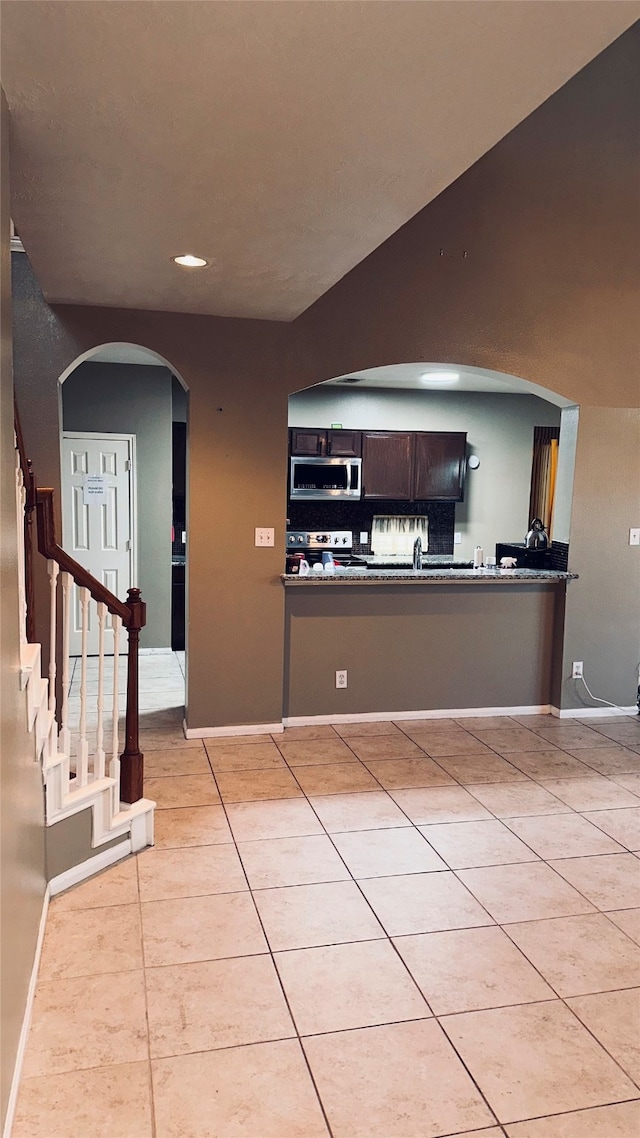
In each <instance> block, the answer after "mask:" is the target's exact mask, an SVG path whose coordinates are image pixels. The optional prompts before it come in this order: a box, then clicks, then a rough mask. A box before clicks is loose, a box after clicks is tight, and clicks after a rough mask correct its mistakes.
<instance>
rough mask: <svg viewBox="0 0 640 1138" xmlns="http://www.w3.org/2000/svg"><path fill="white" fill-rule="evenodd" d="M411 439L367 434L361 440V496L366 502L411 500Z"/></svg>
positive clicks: (383, 433)
mask: <svg viewBox="0 0 640 1138" xmlns="http://www.w3.org/2000/svg"><path fill="white" fill-rule="evenodd" d="M412 444H413V435H411V434H409V433H407V434H403V433H402V432H401V431H367V432H364V433H363V436H362V493H363V497H365V498H391V499H395V500H396V501H398V502H410V501H411V498H412V477H411V475H412V466H413V463H412V451H413V445H412Z"/></svg>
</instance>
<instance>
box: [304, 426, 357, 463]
mask: <svg viewBox="0 0 640 1138" xmlns="http://www.w3.org/2000/svg"><path fill="white" fill-rule="evenodd" d="M289 440H290V444H291V454H293V455H299V456H302V457H308V458H319V457H321V456H325V455H326V456H327V457H328V458H338V457H340V458H343V457H344V458H360V455H361V454H362V435H361V433H360V431H345V430H343V429H340V430H337V429H336V430H325V429H324V428H318V429H316V428H315V427H292V428H291V430H290V432H289Z"/></svg>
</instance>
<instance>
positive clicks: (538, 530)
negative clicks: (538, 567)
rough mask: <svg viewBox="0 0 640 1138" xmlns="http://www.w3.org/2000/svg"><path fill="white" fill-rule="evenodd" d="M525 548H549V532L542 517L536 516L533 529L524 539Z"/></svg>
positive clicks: (532, 525) (532, 524)
mask: <svg viewBox="0 0 640 1138" xmlns="http://www.w3.org/2000/svg"><path fill="white" fill-rule="evenodd" d="M524 545H525V549H548V548H549V534H548V533H547V531H546V529H545V528H544V525H543V523H542V521H541V519H540V518H534V519H533V521H532V523H531V529H530V530H529V532H528V534H527V536H526V537H525V539H524Z"/></svg>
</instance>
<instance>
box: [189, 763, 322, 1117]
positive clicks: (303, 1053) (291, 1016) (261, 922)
mask: <svg viewBox="0 0 640 1138" xmlns="http://www.w3.org/2000/svg"><path fill="white" fill-rule="evenodd" d="M205 750H206V747H205ZM207 755H208V752H207ZM209 765H210V766H211V761H210V760H209ZM212 773H213V768H212ZM214 780H215V775H214ZM216 786H217V783H216ZM218 793H220V788H219V787H218ZM220 798H221V802H222V808H223V810H224V813H225V818H226V820H227V826H228V827H229V830H230V832H231V835H232V838H233V843H234V846H235V850H236V856H237V857H238V859H239V861H240V864H241V866H242V872H243V873H244V876H245V880H246V882H247V888H248V890H249V895H250V897H251V901H252V904H253V907H254V910H255V913H256V917H257V919H258V922H259V924H260V928H261V930H262V935H263V937H264V940H265V944H266V946H267V952H268V955H269V957H270V959H271V964H272V967H273V970H274V972H275V974H276V977H277V979H278V983H279V985H280V990H281V992H282V997H283V999H284V1002H285V1005H286V1008H287V1011H288V1013H289V1016H290V1019H291V1023H292V1024H293V1029H294V1031H295V1033H296V1039H297V1042H298V1047H299V1049H300V1052H301V1054H302V1057H303V1060H304V1063H305V1066H306V1068H307V1071H308V1074H309V1078H310V1080H311V1085H312V1086H313V1089H314V1092H315V1095H316V1098H317V1100H318V1105H319V1107H320V1111H321V1113H322V1117H323V1119H324V1123H325V1126H326V1128H327V1133H328V1135H329V1138H334V1135H333V1130H332V1129H331V1126H330V1125H329V1119H328V1117H327V1112H326V1110H325V1106H324V1103H323V1101H322V1098H321V1096H320V1091H319V1089H318V1086H317V1083H316V1080H315V1078H314V1075H313V1071H312V1070H311V1066H310V1064H309V1059H308V1057H307V1053H306V1051H305V1049H304V1047H303V1045H302V1039H301V1037H300V1032H299V1031H298V1025H297V1023H296V1020H295V1017H294V1015H293V1011H292V1009H291V1006H290V1004H289V999H288V997H287V993H286V991H285V988H284V984H283V982H282V977H281V976H280V972H279V971H278V966H277V964H276V961H275V957H274V953H273V949H272V947H271V942H270V940H269V937H268V935H267V930H266V929H265V927H264V923H263V920H262V915H261V913H260V910H259V909H258V905H257V903H256V899H255V897H254V895H253V890H252V888H251V883H250V881H249V876H248V873H247V870H246V868H245V865H244V862H243V860H242V854H241V853H240V850H239V848H238V842H237V840H236V836H235V834H234V832H233V829H232V827H231V821H230V819H229V814H228V811H227V809H226V805H225V803H224V801H222V795H221V796H220ZM305 798H306V795H305Z"/></svg>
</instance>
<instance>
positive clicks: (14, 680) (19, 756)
mask: <svg viewBox="0 0 640 1138" xmlns="http://www.w3.org/2000/svg"><path fill="white" fill-rule="evenodd" d="M8 137H9V122H8V111H7V106H6V102H5V97H4V91H3V92H2V129H1V131H0V138H1V142H2V187H1V191H2V192H1V194H0V201H1V208H2V216H1V237H2V250H1V274H2V277H1V282H0V283H1V293H2V308H1V312H0V333H1V340H2V348H1V358H0V538H1V545H2V577H1V582H0V666H1V672H0V753H1V756H2V763H1V766H0V809H1V811H2V825H1V827H0V833H1V847H0V868H1V874H2V881H1V885H2V889H1V895H0V896H1V903H2V921H1V949H2V952H1V956H2V962H1V968H0V972H1V982H2V994H1V1002H2V1045H1V1048H2V1049H1V1063H0V1066H1V1068H2V1094H1V1112H2V1120H3V1121H4V1117H5V1113H6V1109H7V1099H8V1095H9V1089H10V1084H11V1079H12V1076H13V1070H14V1065H15V1059H16V1050H17V1046H18V1038H19V1035H20V1029H21V1026H22V1019H23V1016H24V1010H25V1001H26V996H27V988H28V985H29V979H30V976H31V970H32V967H33V961H34V954H35V948H36V941H37V935H38V926H39V923H40V916H41V913H42V904H43V899H44V892H45V876H44V817H43V793H42V775H41V772H40V767H39V765H38V764H37V763H35V762H34V741H33V736H32V735H29V734H28V732H27V729H26V724H27V716H26V696H25V693H24V692H21V691H20V686H19V684H20V670H19V665H20V657H19V632H18V567H17V531H16V499H15V489H14V487H15V481H14V479H15V474H14V470H15V463H14V449H13V376H12V361H11V281H10V263H9V224H10V223H9V169H8V157H9V156H8V152H7V151H8Z"/></svg>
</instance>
